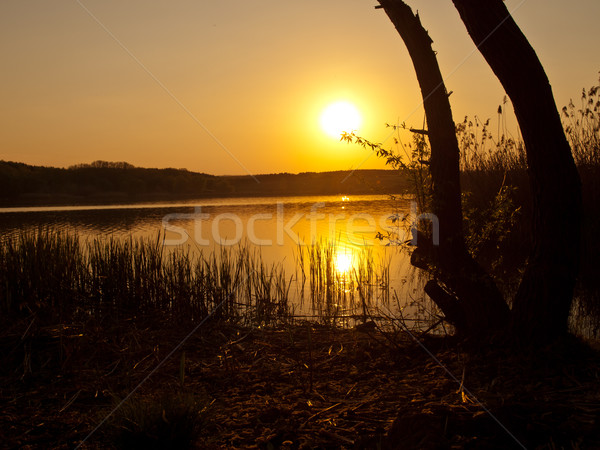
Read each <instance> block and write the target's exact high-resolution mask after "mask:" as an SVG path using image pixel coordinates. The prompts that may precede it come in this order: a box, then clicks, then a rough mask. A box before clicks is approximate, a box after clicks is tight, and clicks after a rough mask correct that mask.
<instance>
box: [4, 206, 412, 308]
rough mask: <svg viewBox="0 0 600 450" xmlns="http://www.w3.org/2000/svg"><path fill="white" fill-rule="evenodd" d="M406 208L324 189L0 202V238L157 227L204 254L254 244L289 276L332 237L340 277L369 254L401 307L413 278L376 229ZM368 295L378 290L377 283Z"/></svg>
mask: <svg viewBox="0 0 600 450" xmlns="http://www.w3.org/2000/svg"><path fill="white" fill-rule="evenodd" d="M410 207H411V203H410V201H409V200H408V199H402V198H400V199H390V198H389V197H387V196H353V197H345V196H326V197H274V198H270V197H269V198H264V197H263V198H224V199H223V198H220V199H201V200H195V201H186V202H173V203H165V202H162V203H144V204H131V205H105V206H67V207H29V208H4V209H0V231H1V233H2V237H3V238H7V237H9V236H14V235H16V234H18V233H20V232H21V231H32V230H38V229H45V228H48V227H50V228H51V229H57V230H63V231H69V232H75V233H78V234H79V235H80V236H81V237H83V238H88V237H117V238H124V237H129V236H133V237H142V236H144V237H156V236H157V235H158V234H159V233H161V235H162V237H163V239H164V245H165V247H166V248H167V249H176V248H181V247H184V248H186V249H188V250H190V251H191V252H203V253H204V254H209V253H211V252H214V251H218V250H219V249H220V247H221V246H231V247H235V246H238V245H247V246H249V247H251V248H252V249H256V250H258V251H260V253H261V255H262V258H263V261H264V262H265V263H267V264H281V265H282V267H283V268H284V270H285V272H286V274H289V275H290V276H293V274H294V273H297V260H298V256H299V253H300V252H302V251H305V250H306V249H307V248H308V246H310V244H312V243H322V244H323V243H327V242H333V243H335V248H336V250H335V257H334V258H335V267H336V270H337V271H339V273H340V274H341V275H343V276H347V274H350V273H352V270H353V265H354V264H356V261H358V260H359V259H360V257H361V255H365V254H369V255H371V257H372V261H373V266H374V268H375V271H376V272H377V271H379V270H381V269H382V268H383V267H388V266H389V284H388V286H387V287H386V289H387V291H388V294H387V295H388V297H389V298H392V299H393V298H394V293H396V294H397V296H398V299H399V300H400V302H401V303H402V305H400V306H404V305H407V304H410V303H411V301H412V300H414V299H415V298H417V297H420V296H422V294H421V293H420V292H421V290H420V289H419V287H418V286H417V284H415V283H414V282H413V278H414V272H413V269H412V268H411V266H410V262H409V257H408V255H407V253H406V252H405V251H403V250H401V249H399V248H398V247H396V246H386V245H385V243H386V242H382V241H380V240H378V239H376V235H377V233H385V232H386V231H394V232H396V233H400V235H401V237H402V236H404V232H403V231H402V229H399V228H398V225H397V224H396V223H394V222H393V221H392V220H391V216H393V215H400V216H408V215H409V214H410ZM303 249H304V250H303ZM295 287H296V289H293V290H292V291H291V293H290V296H291V297H292V299H293V300H294V301H295V302H298V303H302V301H303V293H302V292H301V290H300V289H299V287H298V286H296V284H295ZM372 295H373V296H375V297H379V296H382V297H383V296H385V294H384V293H383V292H382V291H381V290H380V289H375V290H374V291H373V293H372ZM373 300H374V301H378V300H379V299H377V298H375V299H373ZM394 304H395V307H396V308H397V307H398V304H397V302H394ZM301 309H302V310H303V311H304V312H306V309H305V308H301ZM409 309H410V308H409Z"/></svg>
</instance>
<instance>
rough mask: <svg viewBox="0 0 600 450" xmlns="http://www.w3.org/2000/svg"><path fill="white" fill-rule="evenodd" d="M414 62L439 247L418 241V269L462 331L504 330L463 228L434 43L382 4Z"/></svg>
mask: <svg viewBox="0 0 600 450" xmlns="http://www.w3.org/2000/svg"><path fill="white" fill-rule="evenodd" d="M379 3H380V4H381V6H382V7H383V8H384V10H385V12H386V14H387V15H388V17H389V18H390V20H391V21H392V23H393V24H394V26H395V27H396V30H397V31H398V33H399V34H400V36H401V37H402V40H403V41H404V43H405V45H406V48H407V49H408V53H409V55H410V57H411V59H412V62H413V65H414V68H415V72H416V75H417V79H418V81H419V86H420V88H421V95H422V97H423V105H424V108H425V115H426V118H427V126H428V130H427V134H428V137H429V143H430V146H431V159H430V168H431V179H432V184H433V186H432V201H433V205H432V207H433V212H434V213H435V215H436V216H437V217H438V219H439V224H440V226H439V246H433V245H431V242H430V241H429V240H426V241H424V239H423V238H420V239H418V240H417V243H418V247H417V249H416V250H415V252H414V253H413V255H412V262H413V264H414V265H416V266H417V267H421V268H425V269H428V270H431V271H432V272H433V273H434V274H435V280H432V281H430V282H429V283H427V285H426V286H425V291H426V292H427V294H428V295H429V296H430V297H431V298H432V299H433V300H434V301H435V302H436V303H437V304H438V306H439V307H440V308H441V309H442V311H443V312H444V314H445V315H446V318H447V319H449V320H450V321H451V322H453V323H454V324H455V325H456V327H457V329H458V331H459V332H461V333H464V334H468V335H481V334H484V333H490V332H492V331H493V330H498V329H500V328H501V327H503V326H505V325H506V323H507V321H508V317H509V310H508V306H507V305H506V303H505V302H504V299H503V297H502V295H501V293H500V291H499V290H498V288H497V286H496V285H495V283H494V282H493V280H492V279H491V277H490V276H489V275H488V274H487V273H486V272H485V271H484V270H483V269H482V267H481V266H480V265H479V264H477V263H476V262H475V260H474V259H473V258H472V257H471V255H470V254H469V252H468V251H467V247H466V245H465V240H464V235H463V230H462V224H463V219H462V206H461V189H460V168H459V160H460V150H459V147H458V141H457V138H456V126H455V124H454V121H453V119H452V110H451V108H450V101H449V99H448V93H447V92H446V88H445V84H444V80H443V78H442V75H441V72H440V69H439V65H438V63H437V58H436V55H435V52H434V51H433V49H432V47H431V44H432V42H433V41H432V40H431V38H430V37H429V34H428V33H427V31H426V30H425V29H424V28H423V26H422V25H421V21H420V19H419V16H418V15H415V14H414V13H413V12H412V10H411V8H410V7H409V6H408V5H407V4H406V3H404V2H402V1H395V0H380V2H379Z"/></svg>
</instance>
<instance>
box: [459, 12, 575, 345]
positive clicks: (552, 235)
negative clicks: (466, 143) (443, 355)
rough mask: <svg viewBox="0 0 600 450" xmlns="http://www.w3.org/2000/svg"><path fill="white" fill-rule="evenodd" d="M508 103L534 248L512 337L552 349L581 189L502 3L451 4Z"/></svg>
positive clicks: (533, 58)
mask: <svg viewBox="0 0 600 450" xmlns="http://www.w3.org/2000/svg"><path fill="white" fill-rule="evenodd" d="M453 2H454V5H455V6H456V8H457V10H458V12H459V14H460V16H461V19H462V21H463V22H464V24H465V26H466V28H467V30H468V32H469V34H470V35H471V38H472V39H473V42H475V44H476V45H477V46H478V48H479V50H480V52H481V54H482V55H483V57H484V58H485V59H486V61H487V63H488V64H489V66H490V67H491V69H492V70H493V72H494V73H495V74H496V76H497V77H498V79H499V80H500V82H501V83H502V86H503V87H504V89H505V91H506V93H507V94H508V96H509V97H510V99H511V101H512V103H513V106H514V110H515V114H516V116H517V120H518V122H519V126H520V128H521V132H522V134H523V140H524V143H525V148H526V151H527V164H528V168H529V176H530V183H531V187H532V193H533V214H534V217H533V230H532V231H533V243H534V244H533V248H532V251H531V254H530V257H529V261H528V264H527V267H526V270H525V273H524V276H523V279H522V281H521V285H520V287H519V290H518V292H517V295H516V297H515V299H514V303H513V326H514V331H515V332H516V333H518V335H520V336H521V337H522V338H524V339H527V340H528V341H530V342H531V341H532V340H533V341H534V342H536V343H538V344H543V343H547V342H550V341H551V340H552V339H553V338H555V337H557V336H560V335H562V334H565V333H566V332H567V321H568V315H569V311H570V307H571V302H572V298H573V289H574V286H575V280H576V277H577V273H578V263H579V251H580V224H581V183H580V179H579V174H578V172H577V168H576V166H575V163H574V161H573V157H572V155H571V149H570V147H569V144H568V142H567V140H566V138H565V135H564V131H563V127H562V123H561V121H560V116H559V114H558V111H557V109H556V104H555V102H554V97H553V94H552V89H551V87H550V83H549V82H548V79H547V77H546V74H545V72H544V69H543V67H542V65H541V63H540V61H539V59H538V57H537V55H536V54H535V51H534V50H533V48H532V47H531V45H530V44H529V42H528V41H527V38H526V37H525V36H524V35H523V33H522V32H521V30H520V29H519V27H518V26H517V24H516V23H515V22H514V20H513V19H512V17H511V15H510V12H509V11H508V10H507V8H506V6H505V5H504V3H503V1H502V0H488V1H485V2H482V1H480V0H453Z"/></svg>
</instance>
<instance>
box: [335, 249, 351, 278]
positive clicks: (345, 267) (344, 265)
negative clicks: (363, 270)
mask: <svg viewBox="0 0 600 450" xmlns="http://www.w3.org/2000/svg"><path fill="white" fill-rule="evenodd" d="M334 265H335V270H336V271H337V272H338V273H339V274H340V275H346V274H348V273H349V272H350V269H352V255H351V254H350V253H336V255H335V262H334Z"/></svg>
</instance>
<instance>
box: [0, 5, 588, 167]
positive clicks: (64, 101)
mask: <svg viewBox="0 0 600 450" xmlns="http://www.w3.org/2000/svg"><path fill="white" fill-rule="evenodd" d="M408 3H409V4H411V5H412V6H413V7H416V6H418V8H419V13H420V16H421V19H422V22H423V24H424V25H425V27H426V28H428V29H429V31H430V35H431V36H432V38H433V40H434V49H435V50H437V51H438V58H439V60H440V64H441V66H442V71H443V73H444V75H445V76H447V77H448V80H447V87H448V90H452V91H454V93H453V95H452V97H451V101H452V106H453V110H454V116H455V120H456V121H460V120H462V118H463V117H464V115H465V114H469V115H478V117H480V118H482V119H486V118H492V123H495V122H494V121H495V119H496V110H497V107H498V104H499V103H500V102H501V101H502V97H503V91H502V90H501V88H500V86H499V84H498V82H497V81H496V80H495V78H494V77H493V75H492V74H491V72H490V70H489V68H488V67H487V66H486V65H485V63H484V62H483V59H482V58H481V56H480V55H479V54H478V53H477V52H473V49H474V46H473V44H472V42H471V41H470V39H469V37H468V36H467V34H466V31H465V29H464V26H463V25H462V23H461V22H460V20H459V18H458V14H457V13H456V11H455V10H454V9H453V6H452V2H451V1H450V0H444V1H442V0H428V1H421V2H417V1H411V0H409V1H408ZM506 3H507V6H508V7H509V9H511V10H515V12H514V14H513V15H514V17H515V18H516V20H517V22H518V23H519V25H520V26H521V28H522V29H523V31H524V32H525V34H526V35H527V36H528V38H529V40H530V42H531V43H532V45H533V46H534V48H535V49H536V51H537V53H538V56H539V57H540V59H541V61H542V63H543V64H544V66H545V68H546V71H547V73H548V76H549V78H550V81H551V83H552V85H553V87H554V91H555V96H556V99H557V103H558V104H559V106H560V107H562V106H563V105H565V104H566V103H567V102H568V101H569V98H574V99H578V96H579V93H580V91H581V89H582V88H583V87H589V86H591V85H593V84H596V83H597V81H598V70H600V61H599V60H598V58H597V56H598V43H599V42H600V31H599V30H600V28H599V27H598V26H597V19H598V17H600V2H598V0H581V1H578V2H564V1H562V0H543V1H542V0H526V1H522V0H519V1H513V0H507V2H506ZM374 5H376V2H375V1H366V0H335V1H334V0H327V1H314V0H305V1H302V2H300V1H298V2H291V1H267V0H257V1H252V2H248V1H240V0H229V1H225V0H224V1H218V2H216V1H215V2H198V1H192V0H185V1H180V0H176V1H173V2H148V1H141V0H129V1H127V2H122V1H116V0H102V1H100V0H87V1H85V0H82V1H80V2H78V1H76V0H70V1H66V0H54V1H52V2H49V1H47V0H46V1H42V0H2V2H0V54H1V55H2V62H1V63H0V64H1V70H0V98H1V99H2V101H1V102H0V159H4V160H11V161H21V162H26V163H29V164H38V165H53V166H69V165H72V164H77V163H82V162H91V161H94V160H98V159H102V160H108V161H127V162H129V163H132V164H135V165H138V166H142V167H176V168H187V169H190V170H194V171H200V172H207V173H212V174H247V173H253V174H254V173H270V172H302V171H323V170H337V169H352V168H382V167H384V166H383V164H382V162H381V161H378V160H377V158H376V157H374V156H370V154H369V153H368V152H367V151H366V150H364V149H362V148H359V147H356V146H350V145H348V144H344V143H340V142H338V141H337V140H336V139H333V138H331V137H330V136H328V135H327V134H325V133H324V132H323V131H322V129H321V128H320V126H319V116H320V113H321V111H322V110H323V109H324V108H325V107H326V106H327V105H328V104H330V103H332V102H334V101H338V100H346V101H350V102H352V103H354V104H355V105H356V106H357V108H358V109H359V110H360V111H361V113H362V115H363V126H362V127H361V129H360V130H359V134H361V135H362V136H365V137H368V138H370V139H372V140H374V141H384V140H385V139H387V138H389V130H386V129H385V127H384V124H385V123H386V122H398V121H399V122H403V121H405V122H406V123H407V124H408V125H411V126H416V127H421V125H422V122H423V112H422V109H421V108H420V102H421V98H420V93H419V90H418V85H417V82H416V79H415V76H414V72H413V69H412V65H411V62H410V60H409V58H408V56H407V52H406V50H405V48H404V45H403V43H402V41H401V39H400V37H399V36H398V35H397V33H396V31H395V30H394V28H393V26H392V24H391V22H389V20H388V19H387V17H386V16H385V13H384V12H383V11H382V10H375V9H373V6H374ZM86 9H87V11H86ZM88 11H89V12H88ZM90 14H91V15H93V16H94V17H95V19H94V18H93V17H92V16H91V15H90ZM469 55H470V56H469ZM512 120H513V123H512V125H513V127H514V119H512ZM509 125H510V123H509ZM406 139H407V140H408V139H409V136H406ZM387 142H390V141H389V140H388V141H387Z"/></svg>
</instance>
